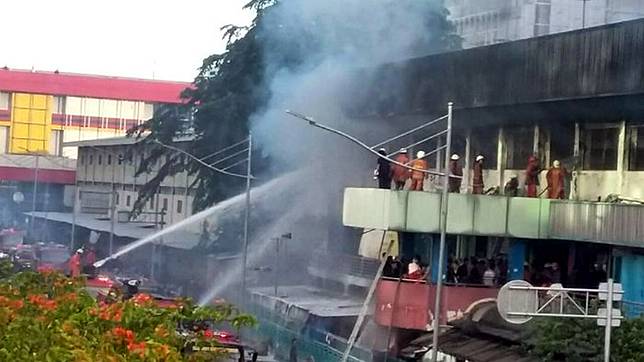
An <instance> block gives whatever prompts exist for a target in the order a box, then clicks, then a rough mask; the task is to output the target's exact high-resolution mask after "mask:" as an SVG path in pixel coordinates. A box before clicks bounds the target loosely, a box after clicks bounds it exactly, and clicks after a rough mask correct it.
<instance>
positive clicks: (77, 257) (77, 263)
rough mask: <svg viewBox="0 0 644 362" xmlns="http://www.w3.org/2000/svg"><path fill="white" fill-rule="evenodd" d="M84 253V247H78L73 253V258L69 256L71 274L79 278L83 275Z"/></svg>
mask: <svg viewBox="0 0 644 362" xmlns="http://www.w3.org/2000/svg"><path fill="white" fill-rule="evenodd" d="M82 254H83V249H78V250H76V252H75V253H74V255H72V257H71V258H69V262H68V263H69V274H70V275H71V276H72V278H77V277H79V276H80V275H81V255H82Z"/></svg>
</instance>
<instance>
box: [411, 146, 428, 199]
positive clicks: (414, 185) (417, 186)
mask: <svg viewBox="0 0 644 362" xmlns="http://www.w3.org/2000/svg"><path fill="white" fill-rule="evenodd" d="M424 157H425V152H423V151H418V153H417V154H416V159H415V160H413V161H412V162H411V167H413V168H414V170H412V171H411V190H413V191H423V183H424V181H425V179H426V178H427V174H426V173H425V172H422V171H420V170H423V171H427V169H428V168H429V165H428V164H427V161H426V160H425V159H424Z"/></svg>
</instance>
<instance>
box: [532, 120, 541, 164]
mask: <svg viewBox="0 0 644 362" xmlns="http://www.w3.org/2000/svg"><path fill="white" fill-rule="evenodd" d="M539 131H540V129H539V125H535V126H534V132H533V134H532V153H533V154H534V155H536V156H537V158H541V153H540V152H539V151H540V150H539Z"/></svg>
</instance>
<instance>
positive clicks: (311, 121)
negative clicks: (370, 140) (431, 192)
mask: <svg viewBox="0 0 644 362" xmlns="http://www.w3.org/2000/svg"><path fill="white" fill-rule="evenodd" d="M286 113H287V114H290V115H291V116H293V117H296V118H299V119H303V120H305V121H307V122H309V125H311V126H313V127H317V128H321V129H323V130H325V131H327V132H331V133H335V134H337V135H338V136H341V137H344V138H346V139H348V140H349V141H351V142H353V143H355V144H357V145H358V146H360V147H362V148H364V149H365V150H367V151H369V152H371V153H373V154H374V155H376V156H378V157H380V158H382V159H385V160H387V161H389V162H391V163H393V164H394V165H398V166H401V167H404V168H406V169H408V170H411V171H418V172H422V173H425V174H429V175H435V176H447V175H446V174H445V173H443V172H437V171H431V170H421V169H419V168H414V167H411V166H408V165H405V164H404V163H400V162H398V161H396V160H394V159H391V158H389V157H387V156H384V155H381V154H379V153H378V152H377V151H375V150H373V149H372V148H371V147H369V146H368V145H366V144H365V143H364V142H362V141H360V140H359V139H357V138H355V137H353V136H351V135H350V134H347V133H345V132H342V131H339V130H337V129H335V128H331V127H329V126H327V125H324V124H321V123H318V122H316V121H315V120H314V119H313V118H311V117H309V116H306V115H303V114H301V113H297V112H293V111H290V110H286ZM449 177H451V178H462V177H461V176H456V175H449Z"/></svg>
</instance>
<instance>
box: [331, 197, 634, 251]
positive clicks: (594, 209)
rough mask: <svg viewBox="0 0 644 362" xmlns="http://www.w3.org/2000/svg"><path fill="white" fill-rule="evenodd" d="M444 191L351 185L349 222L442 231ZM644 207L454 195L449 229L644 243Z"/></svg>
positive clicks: (346, 220)
mask: <svg viewBox="0 0 644 362" xmlns="http://www.w3.org/2000/svg"><path fill="white" fill-rule="evenodd" d="M440 207H441V198H440V194H438V193H434V192H416V191H392V190H380V189H370V188H347V189H345V192H344V210H343V215H342V217H343V222H344V225H346V226H353V227H360V228H374V229H380V230H394V231H407V232H419V233H438V232H440V227H439V216H440V215H439V210H440ZM642 225H644V206H642V205H624V204H612V203H598V202H574V201H568V200H549V199H538V198H525V197H506V196H487V195H471V194H450V195H449V206H448V212H447V232H448V233H450V234H460V235H489V236H502V237H515V238H527V239H551V238H554V239H565V240H580V241H594V242H600V243H607V244H615V245H627V246H644V244H643V243H644V227H643V226H642Z"/></svg>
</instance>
